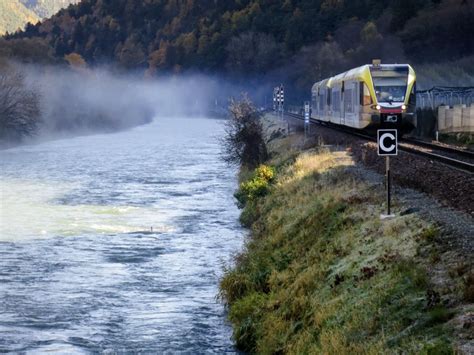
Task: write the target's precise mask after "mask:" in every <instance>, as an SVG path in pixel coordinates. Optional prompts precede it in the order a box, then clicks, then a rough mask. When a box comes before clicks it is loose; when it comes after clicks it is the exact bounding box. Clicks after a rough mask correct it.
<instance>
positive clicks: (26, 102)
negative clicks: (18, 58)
mask: <svg viewBox="0 0 474 355" xmlns="http://www.w3.org/2000/svg"><path fill="white" fill-rule="evenodd" d="M39 107H40V106H39V96H38V94H37V93H36V92H35V91H33V90H31V89H29V88H27V87H26V84H25V78H24V75H23V74H22V73H20V72H19V71H16V70H14V69H12V68H11V67H7V68H3V69H2V70H1V71H0V139H3V140H10V141H14V140H20V139H21V138H23V137H26V136H31V135H33V134H34V133H35V132H36V130H37V125H38V121H39V114H40V108H39Z"/></svg>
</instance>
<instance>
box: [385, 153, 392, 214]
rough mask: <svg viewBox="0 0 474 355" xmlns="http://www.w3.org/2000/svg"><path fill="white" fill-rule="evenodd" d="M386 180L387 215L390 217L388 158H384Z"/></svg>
mask: <svg viewBox="0 0 474 355" xmlns="http://www.w3.org/2000/svg"><path fill="white" fill-rule="evenodd" d="M385 162H386V166H385V170H386V178H387V215H388V216H390V197H391V196H390V192H391V191H390V190H391V184H390V156H388V155H387V156H386V160H385Z"/></svg>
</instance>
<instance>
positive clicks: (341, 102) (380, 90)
mask: <svg viewBox="0 0 474 355" xmlns="http://www.w3.org/2000/svg"><path fill="white" fill-rule="evenodd" d="M311 118H313V119H317V120H320V121H323V122H331V123H334V124H338V125H343V126H348V127H352V128H355V129H360V130H370V129H377V128H397V129H398V130H400V131H401V132H404V133H406V132H410V131H411V130H413V129H414V128H416V124H417V120H416V74H415V71H414V70H413V68H412V67H411V66H410V65H409V64H381V63H380V61H374V62H373V63H372V64H367V65H363V66H360V67H357V68H354V69H351V70H348V71H346V72H344V73H341V74H338V75H336V76H333V77H330V78H327V79H324V80H321V81H319V82H317V83H315V84H314V85H313V87H312V89H311Z"/></svg>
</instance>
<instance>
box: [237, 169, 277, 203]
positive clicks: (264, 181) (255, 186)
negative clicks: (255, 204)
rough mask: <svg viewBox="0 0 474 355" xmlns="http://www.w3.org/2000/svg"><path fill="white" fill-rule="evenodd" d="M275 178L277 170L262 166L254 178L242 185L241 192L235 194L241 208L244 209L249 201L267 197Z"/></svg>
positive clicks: (256, 171) (254, 174) (255, 172)
mask: <svg viewBox="0 0 474 355" xmlns="http://www.w3.org/2000/svg"><path fill="white" fill-rule="evenodd" d="M274 178H275V170H274V169H273V168H272V167H270V166H267V165H260V166H259V167H258V168H256V169H255V171H254V173H253V175H252V177H251V178H250V179H249V180H248V181H245V182H243V183H241V184H240V188H239V190H238V191H237V192H236V193H235V194H234V196H235V198H236V199H237V202H238V206H239V208H243V207H245V206H246V204H247V203H248V202H249V201H255V200H256V199H257V198H259V197H262V196H265V195H266V194H267V193H268V190H269V187H270V183H271V182H272V181H273V180H274Z"/></svg>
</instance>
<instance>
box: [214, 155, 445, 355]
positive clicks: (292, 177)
mask: <svg viewBox="0 0 474 355" xmlns="http://www.w3.org/2000/svg"><path fill="white" fill-rule="evenodd" d="M269 164H270V165H272V166H274V171H275V172H276V177H274V176H272V181H273V182H272V186H271V188H268V189H267V190H266V191H265V193H264V194H258V195H255V196H254V197H253V198H252V200H251V201H250V202H246V203H244V205H245V207H244V209H243V213H242V215H243V216H244V215H245V214H248V215H249V216H251V218H249V219H248V220H247V222H249V223H248V225H249V226H250V227H251V229H252V236H251V238H250V239H249V241H248V243H247V244H246V246H245V249H244V251H243V252H242V254H241V255H239V256H238V257H237V258H236V262H235V265H233V267H231V268H229V269H227V270H226V272H225V276H224V277H223V279H222V281H221V285H220V286H221V296H222V299H223V300H224V301H225V302H226V304H227V306H228V308H229V319H230V321H231V323H232V324H233V327H234V339H235V341H236V344H237V346H238V347H239V348H240V349H242V350H244V351H248V352H252V353H254V352H257V353H262V354H270V353H293V354H309V353H322V354H380V353H426V354H444V353H452V345H451V331H450V328H449V326H447V325H446V323H447V322H448V321H449V319H450V318H451V317H452V316H453V314H452V312H451V311H449V310H448V309H445V308H443V307H441V306H440V305H435V306H434V307H433V306H430V307H431V309H430V307H428V302H427V291H428V290H429V289H430V287H431V286H430V282H429V278H428V274H427V269H426V268H427V266H428V265H427V264H426V262H428V261H427V260H423V258H421V257H420V256H418V255H417V251H418V250H419V249H420V247H423V248H428V246H427V244H428V243H429V242H430V241H431V240H432V239H433V238H434V237H435V236H436V233H437V231H436V229H435V228H434V227H433V226H431V225H429V224H427V223H426V222H424V221H422V220H420V219H418V218H417V217H416V216H414V215H406V216H401V217H397V218H396V219H394V220H387V221H383V222H382V221H381V220H380V218H379V215H380V213H381V212H382V207H383V199H384V196H383V191H382V190H381V189H374V188H373V186H369V185H368V184H366V183H365V182H364V181H361V180H360V179H359V178H357V177H356V176H355V175H354V174H353V173H352V172H351V170H350V168H349V166H350V165H351V164H352V161H351V159H350V158H348V156H347V155H346V154H345V153H342V152H337V153H331V152H328V151H318V150H315V151H310V152H305V153H302V154H300V155H298V154H295V152H289V153H288V154H280V155H279V154H274V158H273V160H272V161H270V162H269ZM249 175H250V180H249V181H252V179H254V178H255V176H257V175H258V174H257V172H255V173H254V174H253V175H252V174H247V176H249ZM243 186H246V185H245V182H244V183H243V184H242V185H241V189H240V191H239V192H238V193H243V190H244V189H242V187H243Z"/></svg>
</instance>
